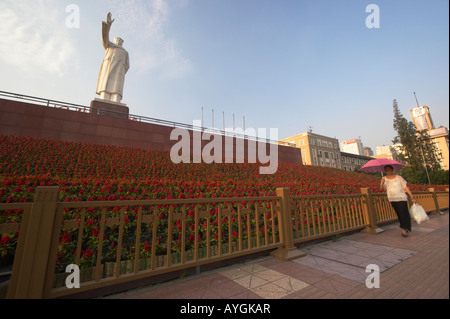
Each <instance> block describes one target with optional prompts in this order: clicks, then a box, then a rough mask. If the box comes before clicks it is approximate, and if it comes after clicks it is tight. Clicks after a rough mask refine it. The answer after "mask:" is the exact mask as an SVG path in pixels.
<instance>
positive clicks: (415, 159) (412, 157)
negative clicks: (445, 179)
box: [392, 100, 440, 184]
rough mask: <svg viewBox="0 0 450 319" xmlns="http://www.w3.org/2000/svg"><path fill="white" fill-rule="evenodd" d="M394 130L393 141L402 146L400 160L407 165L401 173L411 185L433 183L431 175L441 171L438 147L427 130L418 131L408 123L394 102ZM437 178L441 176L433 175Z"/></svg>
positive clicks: (411, 123) (412, 124)
mask: <svg viewBox="0 0 450 319" xmlns="http://www.w3.org/2000/svg"><path fill="white" fill-rule="evenodd" d="M393 108H394V129H395V130H396V132H397V134H398V135H397V136H396V137H395V138H394V139H393V140H392V142H393V143H394V144H398V143H400V144H401V147H400V149H401V152H400V154H399V159H400V161H402V162H405V163H406V164H407V165H406V166H405V167H404V168H403V169H402V170H401V171H400V174H401V175H402V176H403V177H405V179H407V180H408V181H409V182H410V183H414V184H427V183H431V178H430V173H431V172H435V171H438V170H440V164H439V161H438V159H437V156H436V147H435V146H434V143H433V142H432V140H431V137H430V135H429V134H428V131H427V130H423V131H419V132H418V131H417V130H416V128H415V126H414V123H413V122H411V121H408V120H407V119H406V118H405V117H404V116H403V114H402V113H401V112H400V110H399V108H398V104H397V101H396V100H394V103H393ZM431 175H432V176H437V175H439V174H431Z"/></svg>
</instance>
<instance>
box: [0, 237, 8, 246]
mask: <svg viewBox="0 0 450 319" xmlns="http://www.w3.org/2000/svg"><path fill="white" fill-rule="evenodd" d="M9 239H10V238H9V236H8V235H6V236H3V237H2V239H1V240H0V246H1V245H4V244H6V243H7V242H9Z"/></svg>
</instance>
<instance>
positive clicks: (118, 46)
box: [96, 13, 130, 103]
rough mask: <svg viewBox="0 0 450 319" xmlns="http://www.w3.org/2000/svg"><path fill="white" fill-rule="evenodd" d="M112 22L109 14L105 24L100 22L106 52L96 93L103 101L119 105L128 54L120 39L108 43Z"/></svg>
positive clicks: (128, 63) (127, 65) (127, 67)
mask: <svg viewBox="0 0 450 319" xmlns="http://www.w3.org/2000/svg"><path fill="white" fill-rule="evenodd" d="M113 22H114V20H111V13H108V15H107V17H106V22H105V21H102V43H103V47H104V48H105V51H106V52H105V57H104V58H103V62H102V66H101V68H100V73H99V75H98V81H97V91H96V93H97V94H100V98H101V99H103V100H107V101H112V102H119V103H120V101H121V100H122V96H123V85H124V82H125V74H126V73H127V71H128V69H129V68H130V60H129V57H128V52H127V51H126V50H125V49H124V48H123V47H122V44H123V40H122V39H121V38H119V37H115V38H114V43H113V42H110V41H109V31H110V29H111V25H112V24H113Z"/></svg>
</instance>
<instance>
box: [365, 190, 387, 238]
mask: <svg viewBox="0 0 450 319" xmlns="http://www.w3.org/2000/svg"><path fill="white" fill-rule="evenodd" d="M361 194H363V195H364V214H365V216H366V220H367V222H368V223H369V226H367V227H366V228H365V229H363V230H362V232H363V233H369V234H379V233H382V232H383V231H384V230H383V229H381V228H377V215H376V212H375V208H374V207H373V200H372V195H371V194H370V192H369V189H368V188H367V187H363V188H361Z"/></svg>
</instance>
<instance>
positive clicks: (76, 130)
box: [0, 99, 302, 164]
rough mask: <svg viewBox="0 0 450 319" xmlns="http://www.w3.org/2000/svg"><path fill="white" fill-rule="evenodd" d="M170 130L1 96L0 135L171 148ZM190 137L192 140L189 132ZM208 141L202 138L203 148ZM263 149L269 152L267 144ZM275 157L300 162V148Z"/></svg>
mask: <svg viewBox="0 0 450 319" xmlns="http://www.w3.org/2000/svg"><path fill="white" fill-rule="evenodd" d="M172 130H173V127H168V126H163V125H157V124H150V123H145V122H137V121H132V120H128V119H123V118H117V117H111V116H107V115H95V114H90V113H84V112H77V111H71V110H66V109H60V108H52V107H47V106H41V105H37V104H30V103H24V102H18V101H12V100H5V99H0V134H3V135H15V136H31V137H36V138H48V139H57V140H63V141H72V142H82V143H95V144H102V145H115V146H128V147H136V148H145V149H152V150H163V151H170V149H171V147H172V145H174V144H175V143H177V141H171V140H170V133H171V132H172ZM190 136H191V139H192V136H193V134H192V132H191V131H190ZM247 142H248V141H245V150H246V152H245V153H246V154H245V158H247ZM208 143H209V141H203V142H202V148H203V146H204V145H206V144H208ZM224 143H225V139H224V138H223V139H222V145H224ZM234 145H236V141H235V140H234ZM191 149H192V141H191ZM266 149H267V154H270V151H269V144H266ZM224 153H225V148H223V154H224ZM278 160H279V161H280V162H289V163H298V164H301V162H302V161H301V153H300V149H297V148H293V147H287V146H279V147H278Z"/></svg>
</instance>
